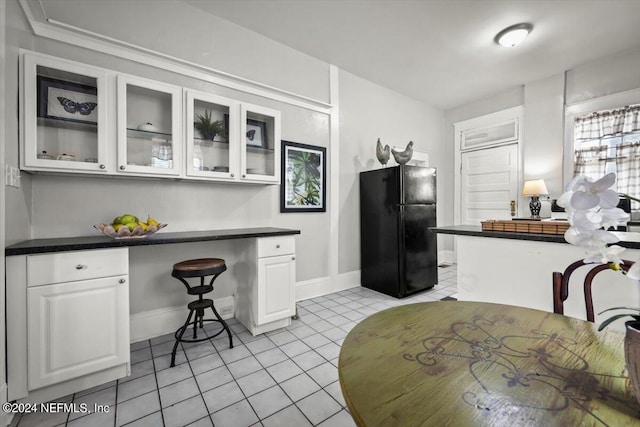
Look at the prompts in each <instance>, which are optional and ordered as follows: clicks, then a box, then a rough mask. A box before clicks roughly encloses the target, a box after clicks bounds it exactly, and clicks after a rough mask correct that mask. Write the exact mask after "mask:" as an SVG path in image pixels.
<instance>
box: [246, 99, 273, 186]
mask: <svg viewBox="0 0 640 427" xmlns="http://www.w3.org/2000/svg"><path fill="white" fill-rule="evenodd" d="M240 136H241V138H240V147H241V154H240V168H241V175H240V178H241V179H242V180H244V181H252V182H265V183H274V184H278V183H280V112H279V111H276V110H272V109H270V108H265V107H261V106H259V105H252V104H246V103H245V104H242V105H241V109H240Z"/></svg>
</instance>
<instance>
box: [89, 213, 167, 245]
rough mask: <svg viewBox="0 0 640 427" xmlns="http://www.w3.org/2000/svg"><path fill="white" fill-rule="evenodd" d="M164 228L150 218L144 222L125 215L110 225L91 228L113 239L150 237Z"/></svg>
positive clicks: (135, 217)
mask: <svg viewBox="0 0 640 427" xmlns="http://www.w3.org/2000/svg"><path fill="white" fill-rule="evenodd" d="M166 226H167V224H160V223H159V222H158V221H156V220H155V219H153V218H151V217H150V216H149V217H148V218H147V220H146V221H141V220H140V219H138V217H137V216H135V215H131V214H125V215H121V216H119V217H116V218H115V219H114V220H113V222H112V223H111V224H96V225H94V226H93V227H94V228H95V229H96V230H98V231H100V232H101V233H103V234H104V235H105V236H109V237H112V238H114V239H135V238H144V237H147V236H151V235H152V234H153V233H155V232H156V231H158V230H161V229H163V228H164V227H166Z"/></svg>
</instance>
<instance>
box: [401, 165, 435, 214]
mask: <svg viewBox="0 0 640 427" xmlns="http://www.w3.org/2000/svg"><path fill="white" fill-rule="evenodd" d="M403 169H404V175H402V176H401V179H402V180H403V188H404V194H402V200H401V202H400V203H404V204H406V205H411V204H429V203H435V202H436V170H435V169H434V168H425V167H420V166H404V168H402V167H400V173H401V174H402V173H403Z"/></svg>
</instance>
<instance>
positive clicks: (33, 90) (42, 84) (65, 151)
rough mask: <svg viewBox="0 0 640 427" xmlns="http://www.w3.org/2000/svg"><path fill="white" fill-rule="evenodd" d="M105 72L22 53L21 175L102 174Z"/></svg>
mask: <svg viewBox="0 0 640 427" xmlns="http://www.w3.org/2000/svg"><path fill="white" fill-rule="evenodd" d="M107 76H108V75H107V73H106V71H104V70H102V69H100V68H95V67H91V66H87V65H83V64H79V63H77V62H73V61H66V60H62V59H57V58H54V57H50V56H46V55H33V54H28V53H26V54H24V55H23V61H22V80H23V84H22V93H21V96H20V105H21V108H20V111H21V123H22V124H23V128H22V139H21V142H22V150H21V154H22V155H21V157H20V166H21V168H22V169H24V170H34V171H38V170H53V171H60V172H83V173H107V172H109V171H111V170H112V168H113V166H112V162H111V159H110V157H109V155H110V151H109V144H108V140H107V138H108V125H107V123H108V121H107V111H108V103H107V99H108V95H107Z"/></svg>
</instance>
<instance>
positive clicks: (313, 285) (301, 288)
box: [296, 270, 360, 301]
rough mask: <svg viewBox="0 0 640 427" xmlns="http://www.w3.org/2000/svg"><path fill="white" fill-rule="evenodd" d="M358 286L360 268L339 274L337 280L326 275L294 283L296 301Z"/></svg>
mask: <svg viewBox="0 0 640 427" xmlns="http://www.w3.org/2000/svg"><path fill="white" fill-rule="evenodd" d="M358 286H360V270H354V271H349V272H347V273H342V274H339V275H338V280H337V281H332V280H331V278H330V277H328V276H327V277H320V278H318V279H311V280H305V281H302V282H297V283H296V301H302V300H305V299H309V298H315V297H319V296H322V295H327V294H330V293H333V292H339V291H343V290H345V289H351V288H355V287H358Z"/></svg>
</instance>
